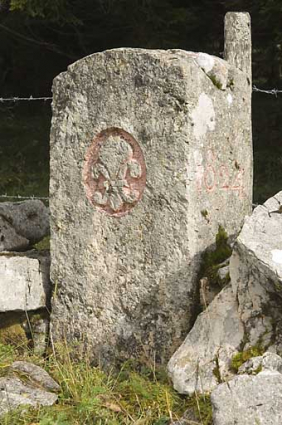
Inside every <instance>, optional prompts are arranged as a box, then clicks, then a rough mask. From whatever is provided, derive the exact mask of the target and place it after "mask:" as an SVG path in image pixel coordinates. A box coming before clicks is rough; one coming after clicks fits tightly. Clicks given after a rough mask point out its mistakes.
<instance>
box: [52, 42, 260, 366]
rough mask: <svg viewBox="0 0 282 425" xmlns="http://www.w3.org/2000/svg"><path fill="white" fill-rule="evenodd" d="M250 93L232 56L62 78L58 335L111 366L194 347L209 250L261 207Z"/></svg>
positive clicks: (55, 269)
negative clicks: (255, 203)
mask: <svg viewBox="0 0 282 425" xmlns="http://www.w3.org/2000/svg"><path fill="white" fill-rule="evenodd" d="M238 43H239V41H238ZM231 50H232V49H231V46H230V48H227V51H228V52H229V51H230V55H231ZM230 61H231V56H230ZM240 64H241V62H240V63H239V62H238V64H237V65H238V66H241V65H240ZM249 87H250V80H249V77H246V74H245V72H242V70H240V69H238V68H236V67H234V63H232V61H231V63H227V62H226V61H224V60H222V59H219V58H216V57H214V56H209V55H206V54H204V53H193V52H185V51H181V50H168V51H164V50H145V49H126V48H121V49H114V50H108V51H105V52H101V53H95V54H93V55H91V56H88V57H86V58H83V59H81V60H79V61H78V62H76V63H74V64H72V65H71V66H69V68H68V70H67V71H66V72H64V73H62V74H60V75H59V76H58V77H57V78H56V79H55V80H54V85H53V119H52V130H51V142H50V143H51V178H50V211H51V234H52V236H51V258H52V264H51V280H52V282H53V283H54V285H55V287H56V289H57V291H56V296H54V298H53V303H52V318H51V323H52V335H53V339H54V341H60V340H62V339H65V338H66V339H67V340H68V341H69V342H75V343H76V344H77V347H78V346H82V347H84V348H85V349H87V350H88V351H89V352H90V355H91V357H92V359H93V360H94V361H97V362H98V361H101V362H102V363H111V362H112V361H115V359H116V358H118V359H121V358H128V357H131V356H135V357H140V356H142V355H146V356H151V357H153V356H155V359H156V360H157V361H160V362H166V361H167V360H168V359H169V357H170V356H171V354H172V353H173V352H174V351H175V349H176V348H177V347H178V346H179V344H180V343H181V342H182V341H183V339H184V337H185V336H186V334H187V332H188V331H189V329H190V327H191V324H192V322H193V320H194V310H195V303H196V302H197V288H198V271H199V267H200V262H201V254H202V253H203V251H204V250H206V249H207V248H208V247H210V246H211V245H213V244H214V242H215V237H216V234H217V232H218V228H219V225H221V226H223V227H224V228H225V230H226V231H227V233H228V234H229V235H236V234H237V233H238V231H239V229H240V227H241V225H242V222H243V219H244V216H245V215H246V214H248V213H250V211H251V203H252V199H251V198H252V141H251V119H250V111H251V109H250V98H249V96H248V90H249Z"/></svg>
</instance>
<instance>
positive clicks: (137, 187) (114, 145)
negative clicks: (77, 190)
mask: <svg viewBox="0 0 282 425" xmlns="http://www.w3.org/2000/svg"><path fill="white" fill-rule="evenodd" d="M83 182H84V186H85V190H86V195H87V198H88V199H89V201H90V202H91V203H92V204H93V205H94V206H95V207H96V208H97V209H98V210H100V211H103V212H105V213H106V214H108V215H111V216H114V217H121V216H123V215H125V214H127V213H128V212H129V211H130V210H131V209H132V208H133V207H135V205H136V204H137V203H138V202H139V201H140V199H141V197H142V194H143V192H144V188H145V184H146V166H145V161H144V156H143V152H142V150H141V148H140V146H139V145H138V143H137V141H136V140H135V139H134V137H133V136H132V135H131V134H129V133H127V132H126V131H125V130H122V129H120V128H116V127H111V128H108V129H106V130H103V131H101V132H100V133H99V134H98V135H97V136H96V137H95V138H94V140H93V142H92V144H91V146H90V147H89V149H88V151H87V153H86V156H85V165H84V169H83Z"/></svg>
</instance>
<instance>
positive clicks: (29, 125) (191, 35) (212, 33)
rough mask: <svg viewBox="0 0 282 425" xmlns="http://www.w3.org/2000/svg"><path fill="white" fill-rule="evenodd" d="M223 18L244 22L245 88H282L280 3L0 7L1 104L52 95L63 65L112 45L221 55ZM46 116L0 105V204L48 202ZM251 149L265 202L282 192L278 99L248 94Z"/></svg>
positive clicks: (14, 3)
mask: <svg viewBox="0 0 282 425" xmlns="http://www.w3.org/2000/svg"><path fill="white" fill-rule="evenodd" d="M228 11H248V12H249V13H250V14H251V18H252V37H253V84H255V85H256V86H257V87H259V88H261V89H268V88H277V89H281V90H282V0H256V1H250V0H246V1H242V0H234V1H233V0H230V1H220V0H213V1H209V0H0V98H1V97H13V96H17V97H22V96H27V97H29V96H30V95H32V96H34V97H37V96H51V86H52V80H53V78H54V77H55V76H56V75H57V74H58V73H60V72H62V71H64V70H65V69H66V67H67V66H68V65H69V64H70V63H72V62H74V61H76V60H78V59H80V58H82V57H83V56H86V55H88V54H91V53H94V52H97V51H102V50H105V49H110V48H114V47H145V48H161V49H167V48H180V49H185V50H193V51H203V52H207V53H210V54H214V55H216V56H222V52H223V42H224V37H223V32H224V23H223V21H224V15H225V13H226V12H228ZM50 117H51V108H50V101H46V102H5V103H1V102H0V196H1V195H3V194H8V195H15V194H21V195H26V196H28V195H41V196H42V195H43V196H47V195H48V178H49V174H48V168H49V166H48V160H49V153H48V145H49V129H50ZM253 142H254V157H255V181H254V184H255V188H254V200H255V202H263V201H265V200H266V199H267V198H268V197H269V196H271V195H273V194H275V193H276V192H277V191H279V190H280V189H282V93H281V94H278V95H277V96H273V95H270V94H265V93H257V92H254V93H253ZM0 200H1V199H0ZM2 200H3V199H2Z"/></svg>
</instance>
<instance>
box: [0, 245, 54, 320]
mask: <svg viewBox="0 0 282 425" xmlns="http://www.w3.org/2000/svg"><path fill="white" fill-rule="evenodd" d="M49 269H50V256H49V253H47V252H44V253H43V252H38V251H35V250H33V251H29V252H28V253H24V254H20V253H1V255H0V275H1V294H2V296H1V297H0V313H3V312H8V311H29V310H37V309H40V308H44V307H46V306H47V307H48V305H49V303H50V297H51V285H50V279H49Z"/></svg>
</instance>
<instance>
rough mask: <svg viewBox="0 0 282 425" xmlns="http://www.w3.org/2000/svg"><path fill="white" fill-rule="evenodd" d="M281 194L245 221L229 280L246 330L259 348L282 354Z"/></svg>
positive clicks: (248, 339) (248, 343)
mask: <svg viewBox="0 0 282 425" xmlns="http://www.w3.org/2000/svg"><path fill="white" fill-rule="evenodd" d="M281 204H282V191H281V192H279V193H278V194H276V195H275V196H274V197H272V198H270V199H269V200H268V201H267V202H265V203H264V204H263V205H259V206H258V207H257V208H256V209H255V210H254V212H253V214H252V215H251V216H250V217H248V218H246V220H245V223H244V226H243V228H242V231H241V233H240V235H239V237H238V239H237V243H236V244H235V247H234V251H233V254H232V256H231V259H230V277H231V282H232V287H233V291H234V294H235V296H236V298H237V299H238V302H239V315H240V318H241V320H242V322H243V324H244V329H245V334H246V336H245V340H246V345H245V349H246V348H248V347H251V346H254V345H256V344H258V343H259V344H260V345H262V346H264V347H270V346H271V348H270V349H271V350H273V351H277V353H278V354H280V353H282V344H281V341H282V339H281V337H282V321H281V311H282V232H281V228H282V214H281V211H280V209H281V208H280V207H281Z"/></svg>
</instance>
